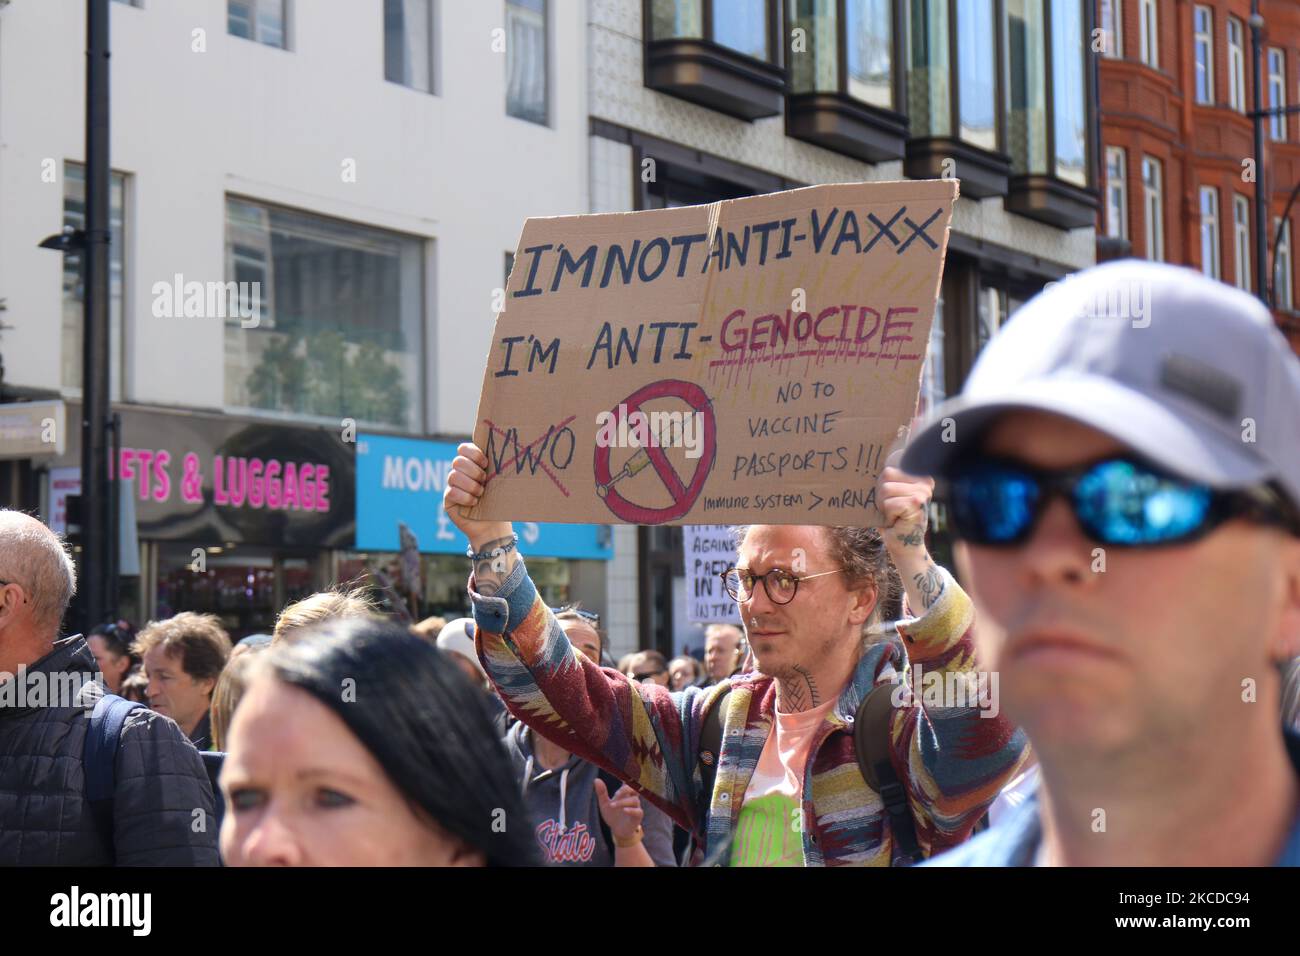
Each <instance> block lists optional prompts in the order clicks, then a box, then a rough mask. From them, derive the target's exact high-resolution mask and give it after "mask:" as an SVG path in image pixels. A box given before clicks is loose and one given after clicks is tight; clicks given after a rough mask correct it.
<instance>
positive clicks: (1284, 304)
mask: <svg viewBox="0 0 1300 956" xmlns="http://www.w3.org/2000/svg"><path fill="white" fill-rule="evenodd" d="M1279 226H1280V227H1281V233H1280V235H1279V238H1278V242H1277V249H1276V253H1275V255H1276V261H1277V265H1276V266H1274V267H1273V301H1274V302H1275V303H1276V304H1277V307H1278V308H1279V309H1290V308H1292V303H1293V301H1294V300H1293V299H1292V298H1291V283H1292V281H1293V280H1292V277H1291V220H1289V219H1288V220H1287V221H1286V223H1285V224H1284V223H1283V222H1282V220H1281V219H1280V218H1275V219H1274V220H1273V228H1274V231H1275V234H1276V230H1277V229H1278V227H1279Z"/></svg>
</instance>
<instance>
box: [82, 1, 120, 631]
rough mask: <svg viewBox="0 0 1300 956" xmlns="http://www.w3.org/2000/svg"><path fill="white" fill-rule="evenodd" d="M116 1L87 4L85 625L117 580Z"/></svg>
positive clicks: (100, 614) (95, 617) (98, 614)
mask: <svg viewBox="0 0 1300 956" xmlns="http://www.w3.org/2000/svg"><path fill="white" fill-rule="evenodd" d="M109 2H110V0H86V235H85V248H84V249H83V251H82V261H83V262H84V263H85V270H86V271H85V277H86V282H85V298H84V301H83V306H84V309H85V343H84V344H85V348H84V350H83V354H82V377H81V517H82V525H81V526H82V538H81V569H82V570H81V577H82V587H83V588H84V591H83V594H84V601H83V604H82V614H83V617H82V626H83V628H85V629H86V630H89V629H90V628H92V627H94V626H95V625H97V624H100V623H102V622H103V620H104V612H105V611H106V609H107V606H108V604H109V601H108V592H109V589H110V588H115V587H116V586H117V582H116V581H110V580H109V573H110V568H109V560H108V549H109V547H110V546H111V545H112V544H113V542H111V541H110V540H109V501H108V487H107V486H108V448H107V443H106V441H105V428H104V426H105V423H106V421H107V416H108V410H109V390H108V376H109V367H108V356H109V341H110V336H109V308H108V305H109V301H108V300H109V255H108V251H109V250H108V243H109V218H108V215H109V189H110V186H111V181H112V177H111V174H110V172H109V141H108V131H109V95H108V81H109V73H108V57H109V50H108V17H109V9H108V5H109Z"/></svg>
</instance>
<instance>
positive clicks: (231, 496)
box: [41, 406, 355, 638]
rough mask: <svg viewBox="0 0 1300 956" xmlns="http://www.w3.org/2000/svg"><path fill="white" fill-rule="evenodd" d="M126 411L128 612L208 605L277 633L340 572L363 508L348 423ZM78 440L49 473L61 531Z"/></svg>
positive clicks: (120, 456) (48, 506)
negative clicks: (284, 617) (285, 610)
mask: <svg viewBox="0 0 1300 956" xmlns="http://www.w3.org/2000/svg"><path fill="white" fill-rule="evenodd" d="M79 411H80V410H79V409H77V410H76V413H79ZM118 412H119V414H120V416H121V422H122V427H121V438H120V447H119V448H118V449H117V450H116V453H115V454H114V455H112V456H110V457H111V462H110V469H112V470H113V471H114V472H115V473H116V476H117V478H118V479H119V480H120V483H121V485H122V486H123V487H121V488H119V500H120V502H121V508H120V525H121V529H122V530H121V534H120V535H119V540H120V541H121V542H122V553H123V557H122V577H121V589H120V593H119V614H120V615H121V616H123V617H126V618H128V619H130V620H133V621H144V620H150V619H157V618H163V617H167V616H169V615H171V614H174V613H176V612H178V611H201V612H208V613H213V614H216V615H218V616H219V617H221V619H222V621H223V622H224V624H225V626H226V628H227V629H228V630H229V631H230V633H231V635H232V636H234V637H236V638H238V637H241V636H244V635H246V634H251V633H256V632H267V631H269V630H270V628H271V627H272V625H273V624H274V622H275V617H276V614H278V612H279V610H280V609H281V608H282V607H283V606H284V605H285V604H286V603H288V602H290V601H293V600H295V599H296V598H299V597H302V596H304V595H306V594H310V593H311V592H312V591H315V590H318V589H320V588H322V587H325V586H328V585H329V584H331V583H332V582H333V581H334V580H335V578H334V570H335V559H336V556H337V553H338V552H339V551H341V550H343V549H347V548H350V547H351V545H352V536H353V527H354V516H355V495H354V486H353V474H354V465H353V454H354V452H353V446H352V444H350V443H348V442H345V441H343V440H342V436H341V434H340V432H339V431H337V430H327V429H324V428H311V427H292V426H285V425H277V424H268V423H266V422H249V421H247V420H239V419H234V418H231V417H229V416H221V415H207V414H198V413H189V412H170V411H152V410H139V409H134V408H131V407H129V406H118ZM73 414H74V413H73V412H71V411H70V414H69V417H70V418H71V417H73ZM79 438H80V436H79V435H75V434H73V435H69V441H68V448H67V450H66V452H65V453H64V454H63V455H62V456H59V457H58V458H57V459H55V460H54V461H53V462H52V466H53V467H51V468H50V469H49V471H48V472H47V473H46V474H45V476H44V482H43V484H44V493H43V495H42V498H43V501H42V508H41V513H42V515H45V516H46V520H47V521H48V523H49V524H50V526H51V527H52V528H54V529H55V530H56V531H59V532H64V531H65V528H66V516H65V512H64V508H63V501H64V500H65V498H66V496H67V495H68V494H75V493H77V492H78V491H79V489H80V484H81V482H80V473H79V464H78V463H79V455H80V441H79ZM133 538H134V541H135V542H138V560H136V561H133V560H132V554H131V552H132V550H133ZM132 572H135V573H132Z"/></svg>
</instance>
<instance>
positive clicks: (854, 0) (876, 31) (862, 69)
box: [832, 0, 894, 109]
mask: <svg viewBox="0 0 1300 956" xmlns="http://www.w3.org/2000/svg"><path fill="white" fill-rule="evenodd" d="M889 7H890V5H889V3H888V0H845V4H844V16H845V34H844V45H845V51H844V52H845V61H846V63H847V66H848V74H849V76H848V81H849V83H848V94H849V95H850V96H852V97H854V98H855V99H859V100H862V102H864V103H870V104H871V105H872V106H881V107H884V108H885V109H893V107H894V71H893V62H894V18H893V14H892V13H891V12H890V9H889ZM832 48H833V47H832Z"/></svg>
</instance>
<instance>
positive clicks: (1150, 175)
mask: <svg viewBox="0 0 1300 956" xmlns="http://www.w3.org/2000/svg"><path fill="white" fill-rule="evenodd" d="M1160 173H1161V170H1160V160H1158V159H1152V158H1151V157H1150V156H1143V157H1142V192H1143V197H1144V198H1143V211H1144V213H1145V216H1146V241H1147V248H1146V253H1147V258H1148V259H1153V260H1155V261H1157V262H1162V261H1164V258H1165V202H1164V196H1163V195H1162V186H1161V175H1160Z"/></svg>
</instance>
